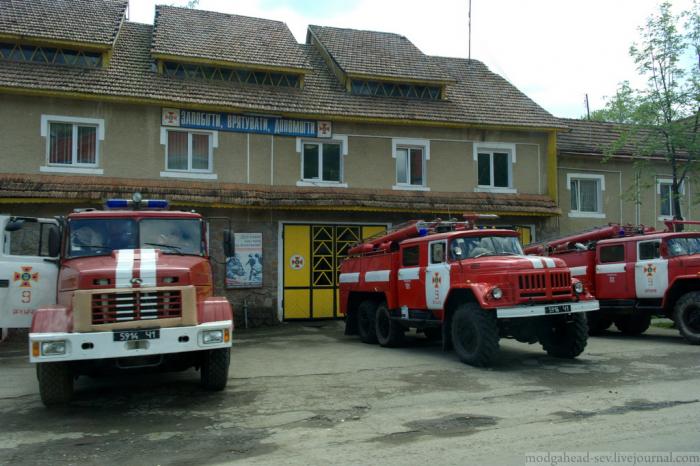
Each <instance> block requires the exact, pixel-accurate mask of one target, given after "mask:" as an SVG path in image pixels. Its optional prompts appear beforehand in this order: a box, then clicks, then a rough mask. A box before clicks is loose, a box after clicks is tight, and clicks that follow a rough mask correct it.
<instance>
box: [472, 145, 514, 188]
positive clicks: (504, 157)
mask: <svg viewBox="0 0 700 466" xmlns="http://www.w3.org/2000/svg"><path fill="white" fill-rule="evenodd" d="M474 161H475V162H476V185H477V186H476V188H475V191H477V192H494V193H516V192H517V190H516V189H515V188H514V187H513V164H514V163H515V161H516V155H515V144H510V143H501V142H490V143H479V144H474Z"/></svg>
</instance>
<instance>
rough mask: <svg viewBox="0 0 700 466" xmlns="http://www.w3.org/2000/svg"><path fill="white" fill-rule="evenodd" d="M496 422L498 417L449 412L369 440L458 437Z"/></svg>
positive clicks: (398, 441)
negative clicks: (449, 413) (443, 415)
mask: <svg viewBox="0 0 700 466" xmlns="http://www.w3.org/2000/svg"><path fill="white" fill-rule="evenodd" d="M497 423H498V418H496V417H492V416H479V415H474V414H451V415H449V416H445V417H441V418H436V419H421V420H418V421H411V422H407V423H406V424H404V426H405V427H406V428H407V430H405V431H399V432H392V433H390V434H385V435H381V436H379V437H375V438H373V439H370V442H385V443H394V444H401V443H404V442H411V441H414V440H416V439H419V438H420V437H459V436H465V435H472V434H475V433H477V432H479V430H480V429H482V428H485V427H492V426H495V425H496V424H497Z"/></svg>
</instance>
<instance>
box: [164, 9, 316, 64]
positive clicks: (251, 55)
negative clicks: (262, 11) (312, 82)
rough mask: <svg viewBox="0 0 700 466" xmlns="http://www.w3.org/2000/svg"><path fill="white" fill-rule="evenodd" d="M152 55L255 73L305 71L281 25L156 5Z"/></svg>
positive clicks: (297, 48)
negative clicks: (254, 70)
mask: <svg viewBox="0 0 700 466" xmlns="http://www.w3.org/2000/svg"><path fill="white" fill-rule="evenodd" d="M151 52H152V53H153V55H154V56H175V57H180V58H181V59H182V60H183V61H187V59H188V58H190V59H192V58H194V59H199V60H209V61H213V62H217V63H222V62H224V63H230V64H232V65H246V66H249V67H251V68H259V69H279V70H283V69H286V70H290V69H291V70H297V71H299V72H300V73H303V72H305V71H306V70H307V69H308V68H309V63H308V61H307V59H306V57H305V55H304V53H303V52H302V50H301V47H300V45H299V44H298V43H297V42H296V40H295V39H294V36H293V35H292V33H291V31H290V30H289V28H288V27H287V25H286V24H284V23H283V22H280V21H272V20H269V19H262V18H252V17H249V16H240V15H230V14H225V13H217V12H213V11H205V10H195V9H190V8H178V7H172V6H166V5H157V6H156V16H155V24H154V32H153V42H152V44H151Z"/></svg>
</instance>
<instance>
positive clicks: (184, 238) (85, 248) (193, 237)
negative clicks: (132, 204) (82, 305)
mask: <svg viewBox="0 0 700 466" xmlns="http://www.w3.org/2000/svg"><path fill="white" fill-rule="evenodd" d="M68 231H69V241H68V251H67V254H66V255H67V257H85V256H104V255H109V254H111V253H112V251H115V250H118V249H139V248H141V249H160V250H161V251H162V252H163V253H164V254H189V255H202V254H203V249H202V226H201V223H200V221H199V220H198V219H179V218H145V219H142V220H141V221H138V222H137V221H136V220H134V219H122V218H109V219H107V218H91V219H79V220H72V221H70V223H69V226H68Z"/></svg>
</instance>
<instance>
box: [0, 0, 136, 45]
mask: <svg viewBox="0 0 700 466" xmlns="http://www.w3.org/2000/svg"><path fill="white" fill-rule="evenodd" d="M126 6H127V0H31V1H29V0H0V37H7V38H10V39H16V40H19V39H25V40H26V39H33V40H40V41H43V42H48V43H71V44H73V45H75V46H78V47H79V46H80V45H84V46H88V47H89V46H93V47H97V48H104V49H107V48H110V47H111V46H112V45H113V43H114V41H115V39H116V37H117V33H118V31H119V29H120V27H121V24H122V22H123V20H124V16H125V12H126Z"/></svg>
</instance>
